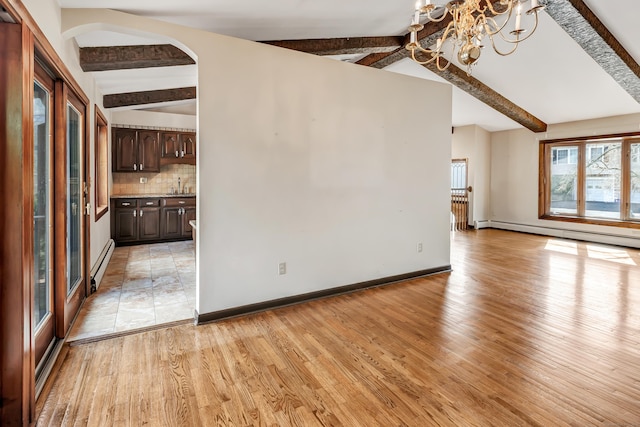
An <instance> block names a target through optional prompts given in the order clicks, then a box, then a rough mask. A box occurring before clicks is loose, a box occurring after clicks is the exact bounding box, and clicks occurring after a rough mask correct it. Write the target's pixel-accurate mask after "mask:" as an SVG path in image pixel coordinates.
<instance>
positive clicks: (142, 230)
mask: <svg viewBox="0 0 640 427" xmlns="http://www.w3.org/2000/svg"><path fill="white" fill-rule="evenodd" d="M111 205H112V209H113V215H112V216H111V237H112V238H113V239H114V240H115V242H116V243H117V244H128V245H129V244H139V243H149V242H161V241H172V240H186V239H187V240H188V239H191V238H192V236H191V226H190V225H189V221H190V220H192V219H195V218H196V199H195V197H166V198H159V197H146V198H143V197H141V198H136V199H133V198H131V199H112V200H111Z"/></svg>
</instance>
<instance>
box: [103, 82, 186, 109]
mask: <svg viewBox="0 0 640 427" xmlns="http://www.w3.org/2000/svg"><path fill="white" fill-rule="evenodd" d="M195 98H196V87H195V86H193V87H183V88H177V89H163V90H149V91H144V92H128V93H114V94H112V95H105V96H104V97H103V98H102V103H103V105H104V108H116V107H130V106H132V105H146V104H157V103H160V102H171V101H184V100H187V99H195Z"/></svg>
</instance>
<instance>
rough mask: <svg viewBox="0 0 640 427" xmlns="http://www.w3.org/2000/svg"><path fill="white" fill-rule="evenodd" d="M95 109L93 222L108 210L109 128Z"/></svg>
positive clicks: (105, 120) (96, 107)
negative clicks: (94, 209)
mask: <svg viewBox="0 0 640 427" xmlns="http://www.w3.org/2000/svg"><path fill="white" fill-rule="evenodd" d="M95 109H96V140H95V149H96V150H95V153H96V170H95V177H94V179H95V184H94V186H95V192H96V194H95V196H96V199H95V204H96V212H95V221H98V220H99V219H100V218H101V217H102V215H104V214H106V213H107V211H108V210H109V127H108V125H107V119H105V118H104V116H103V115H102V113H101V112H100V110H99V109H98V106H97V105H96V106H95Z"/></svg>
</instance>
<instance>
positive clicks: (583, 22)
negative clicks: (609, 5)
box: [546, 0, 640, 102]
mask: <svg viewBox="0 0 640 427" xmlns="http://www.w3.org/2000/svg"><path fill="white" fill-rule="evenodd" d="M546 11H547V13H548V14H549V16H551V18H553V19H554V20H555V21H556V22H557V23H558V25H560V27H562V29H563V30H565V31H566V32H567V34H569V35H570V36H571V37H572V38H573V39H574V40H575V41H576V43H578V44H579V45H580V47H582V49H583V50H584V51H585V52H586V53H588V54H589V56H591V57H592V58H593V59H594V60H595V61H596V62H597V63H598V65H600V67H602V69H603V70H605V71H606V72H607V73H608V74H609V75H611V77H613V78H614V80H615V81H616V82H617V83H618V84H619V85H620V86H621V87H622V88H623V89H624V90H625V91H627V92H628V93H629V95H631V96H632V97H633V98H634V99H635V100H636V101H637V102H640V65H638V63H637V62H636V61H635V60H634V59H633V57H632V56H631V55H630V54H629V52H627V51H626V49H625V48H624V47H623V46H622V45H621V44H620V42H619V41H618V40H617V39H616V38H615V37H614V36H613V34H611V32H609V30H608V29H607V27H605V26H604V24H603V23H602V22H601V21H600V20H599V19H598V17H597V16H596V15H595V14H594V13H593V12H592V11H591V9H589V7H587V5H586V4H585V3H584V2H583V1H582V0H549V1H548V2H547V8H546Z"/></svg>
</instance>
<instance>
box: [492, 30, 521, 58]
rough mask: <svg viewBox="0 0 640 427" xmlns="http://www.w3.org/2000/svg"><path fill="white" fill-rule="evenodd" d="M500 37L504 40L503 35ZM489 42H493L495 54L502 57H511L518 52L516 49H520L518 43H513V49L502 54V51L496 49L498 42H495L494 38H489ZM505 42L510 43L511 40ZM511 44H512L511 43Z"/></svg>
mask: <svg viewBox="0 0 640 427" xmlns="http://www.w3.org/2000/svg"><path fill="white" fill-rule="evenodd" d="M500 36H502V38H503V39H504V36H503V35H502V33H500ZM489 40H491V47H492V48H493V50H494V52H495V53H497V54H498V55H500V56H509V55H511V54H512V53H513V52H515V51H516V49H517V48H518V42H515V43H513V49H511V50H510V51H508V52H502V51H501V50H500V49H498V48H497V47H496V42H495V41H494V40H493V36H489ZM505 41H509V40H505ZM509 42H510V41H509ZM510 43H511V42H510Z"/></svg>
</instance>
